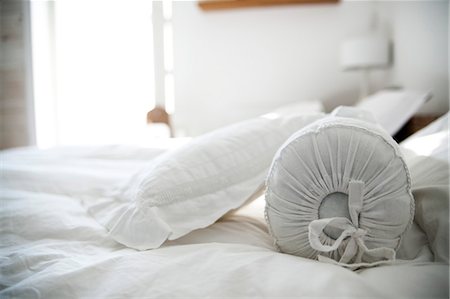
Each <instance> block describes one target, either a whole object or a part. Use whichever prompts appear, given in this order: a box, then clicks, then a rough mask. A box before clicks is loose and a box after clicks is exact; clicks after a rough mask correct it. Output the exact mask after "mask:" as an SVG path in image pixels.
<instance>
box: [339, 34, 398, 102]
mask: <svg viewBox="0 0 450 299" xmlns="http://www.w3.org/2000/svg"><path fill="white" fill-rule="evenodd" d="M389 64H390V44H389V40H388V39H387V38H385V37H382V36H364V37H359V38H354V39H350V40H346V41H344V42H343V43H342V45H341V66H342V68H343V70H344V71H352V70H357V71H361V73H362V74H361V82H360V96H359V100H360V101H361V100H362V99H363V98H365V97H366V96H367V95H368V93H369V78H368V74H369V71H370V70H371V69H377V68H386V67H388V66H389Z"/></svg>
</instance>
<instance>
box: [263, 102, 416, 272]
mask: <svg viewBox="0 0 450 299" xmlns="http://www.w3.org/2000/svg"><path fill="white" fill-rule="evenodd" d="M340 110H342V109H339V110H338V111H337V113H335V115H331V116H328V117H326V118H323V119H321V120H318V121H316V122H315V123H313V124H311V125H309V126H307V127H305V128H304V129H302V130H300V131H299V132H297V133H295V134H294V135H293V136H291V137H290V138H289V140H288V141H287V142H286V143H285V144H284V145H283V146H282V147H281V148H280V150H279V151H278V152H277V154H276V155H275V157H274V160H273V163H272V166H271V169H270V171H269V175H268V178H267V183H266V184H267V189H266V200H267V205H266V216H267V221H268V224H269V227H270V231H271V233H272V235H273V236H274V239H275V242H276V245H277V246H278V248H279V249H280V250H281V251H282V252H285V253H290V254H294V255H298V256H302V257H307V258H313V259H315V258H319V260H324V261H329V259H328V258H331V259H334V260H336V261H338V262H339V263H340V264H341V265H343V266H348V267H352V268H356V267H361V266H370V265H376V264H378V262H382V261H386V260H388V261H392V260H394V259H395V250H396V249H398V248H399V246H400V242H401V239H402V237H403V236H404V234H405V232H406V231H407V229H408V228H409V227H410V225H411V224H412V221H413V216H414V198H413V197H412V194H411V181H410V176H409V171H408V168H407V166H406V164H405V161H404V159H403V157H402V154H401V152H400V150H399V147H398V145H397V144H396V143H395V142H394V140H393V139H392V138H391V137H390V136H389V135H388V134H387V133H386V132H384V131H383V130H382V129H381V128H380V127H377V126H376V125H374V124H371V123H369V122H366V121H362V120H359V119H355V118H347V117H340V116H338V115H342V114H348V109H344V110H345V111H343V112H345V113H342V111H341V112H340ZM350 111H353V110H350ZM356 111H357V110H356ZM355 116H358V113H355Z"/></svg>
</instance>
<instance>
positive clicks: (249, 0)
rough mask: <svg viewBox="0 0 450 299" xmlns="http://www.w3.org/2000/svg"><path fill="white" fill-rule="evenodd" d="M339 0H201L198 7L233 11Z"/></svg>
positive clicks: (337, 0) (335, 0)
mask: <svg viewBox="0 0 450 299" xmlns="http://www.w3.org/2000/svg"><path fill="white" fill-rule="evenodd" d="M338 2H339V0H201V1H199V2H198V5H199V6H200V7H201V8H202V9H203V10H216V9H232V8H243V7H255V6H273V5H289V4H291V5H292V4H320V3H338Z"/></svg>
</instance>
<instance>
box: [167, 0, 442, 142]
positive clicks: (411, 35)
mask: <svg viewBox="0 0 450 299" xmlns="http://www.w3.org/2000/svg"><path fill="white" fill-rule="evenodd" d="M374 11H375V12H378V16H379V18H378V20H379V22H378V23H379V25H380V26H379V30H381V31H382V32H384V33H385V34H387V35H388V36H390V37H391V38H392V39H393V41H394V45H395V57H394V64H393V66H392V67H391V68H389V69H387V70H380V71H376V72H373V73H372V74H371V88H372V90H373V91H375V90H377V89H380V88H382V87H384V86H387V85H400V86H404V87H406V88H410V89H431V90H432V92H433V94H434V98H433V99H432V101H430V102H429V103H427V104H426V106H425V107H424V108H423V109H422V110H421V111H420V113H425V114H441V113H444V112H445V111H447V110H448V93H449V90H448V55H447V53H448V43H447V40H448V2H447V1H434V2H430V1H423V2H411V1H402V2H392V1H387V2H380V1H376V2H367V1H352V2H348V1H343V2H340V3H339V4H324V5H294V6H276V7H262V8H247V9H237V10H222V11H210V12H204V11H202V10H200V9H199V8H198V6H197V3H196V2H194V1H192V2H174V10H173V22H174V48H175V53H174V65H175V68H174V74H175V104H176V114H175V115H174V123H175V127H176V129H177V130H178V133H181V134H183V133H184V134H188V135H196V134H201V133H203V132H206V131H208V130H211V129H214V128H217V127H220V126H222V125H225V124H228V123H231V122H234V121H238V120H242V119H246V118H249V117H253V116H256V115H259V114H261V113H265V112H268V111H270V110H271V109H274V108H276V107H278V106H280V105H282V104H288V103H292V102H295V101H308V100H313V99H319V100H321V101H323V102H324V105H325V107H326V108H327V110H330V109H332V108H333V107H335V106H336V105H338V104H352V103H353V102H354V101H356V99H357V97H358V88H359V85H358V84H359V75H358V73H356V72H341V70H340V65H339V46H340V44H341V42H342V41H343V40H344V39H346V38H349V37H352V36H355V35H358V34H363V33H365V32H367V31H368V30H369V28H370V25H371V20H372V15H373V12H374Z"/></svg>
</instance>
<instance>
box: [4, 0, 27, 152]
mask: <svg viewBox="0 0 450 299" xmlns="http://www.w3.org/2000/svg"><path fill="white" fill-rule="evenodd" d="M27 5H28V2H26V1H0V32H1V40H0V149H3V148H9V147H17V146H25V145H30V144H33V143H34V135H33V132H34V130H33V123H34V122H33V113H32V107H33V105H32V101H31V95H30V90H31V88H30V82H31V80H30V77H29V76H30V74H31V72H30V69H29V68H28V67H27V66H28V65H30V64H29V60H28V59H29V55H28V54H29V51H27V50H26V49H29V44H28V40H29V39H28V38H27V37H28V34H29V31H28V28H29V27H28V25H27V18H26V14H27V9H26V8H27Z"/></svg>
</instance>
